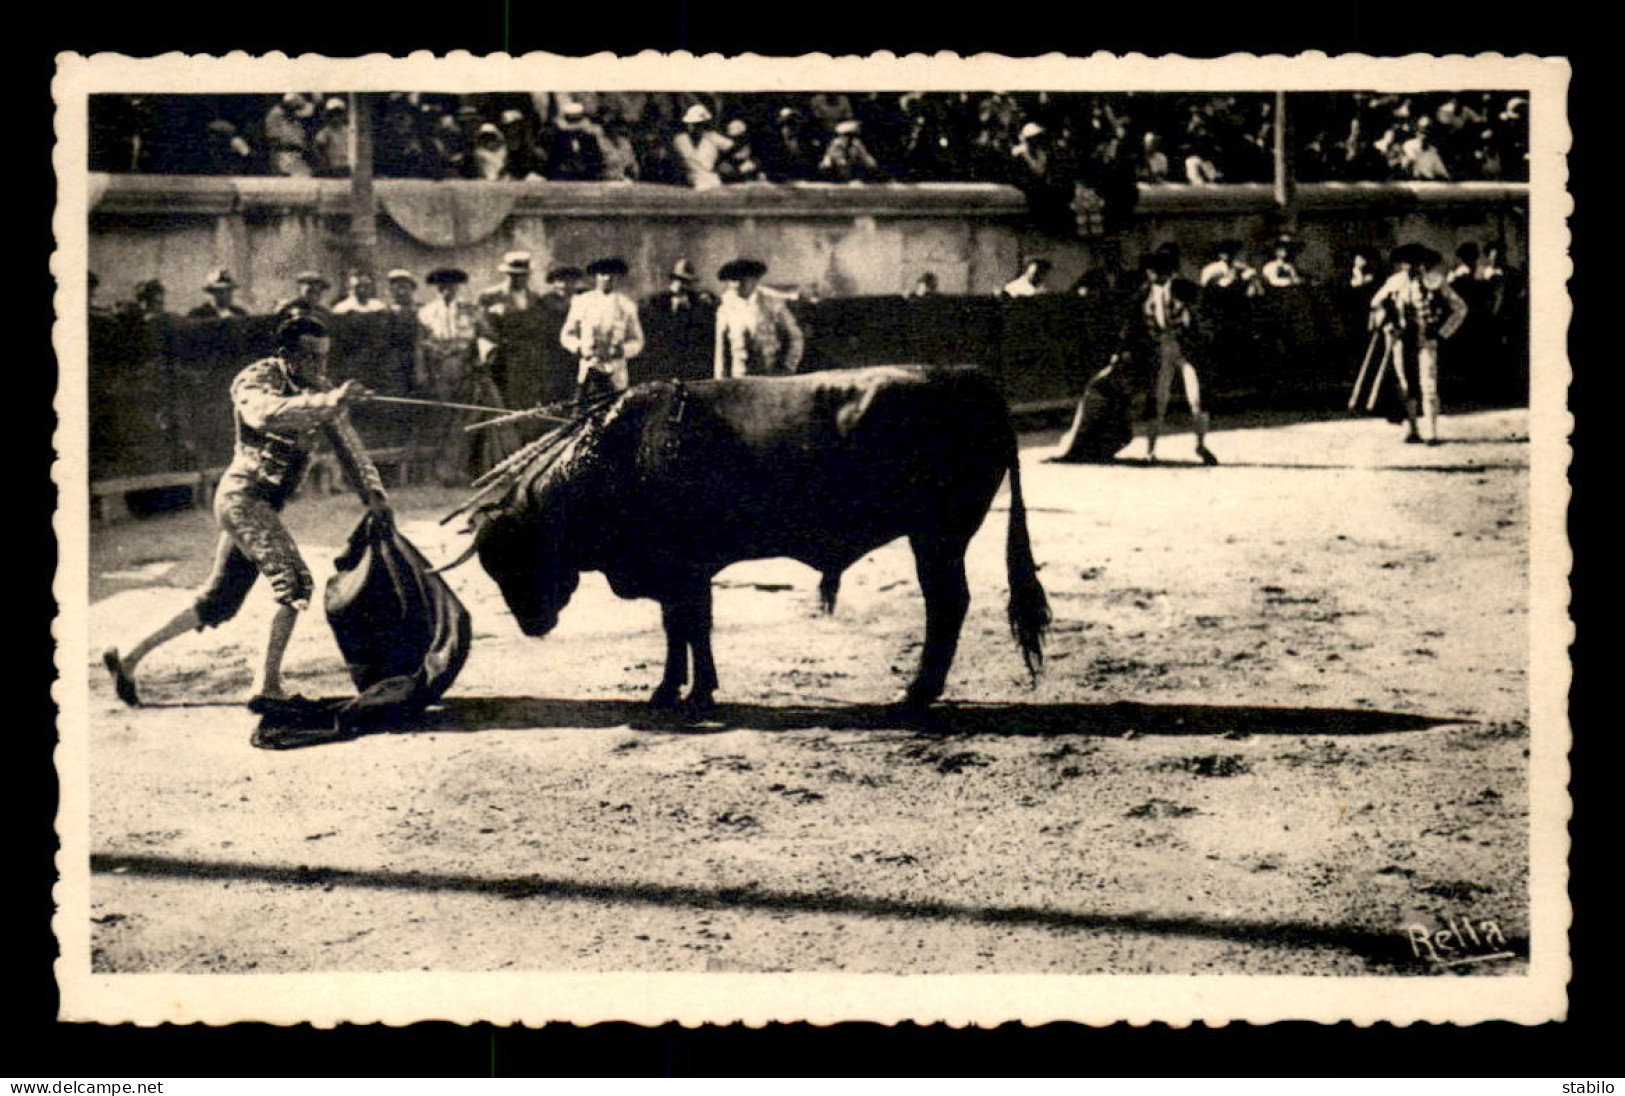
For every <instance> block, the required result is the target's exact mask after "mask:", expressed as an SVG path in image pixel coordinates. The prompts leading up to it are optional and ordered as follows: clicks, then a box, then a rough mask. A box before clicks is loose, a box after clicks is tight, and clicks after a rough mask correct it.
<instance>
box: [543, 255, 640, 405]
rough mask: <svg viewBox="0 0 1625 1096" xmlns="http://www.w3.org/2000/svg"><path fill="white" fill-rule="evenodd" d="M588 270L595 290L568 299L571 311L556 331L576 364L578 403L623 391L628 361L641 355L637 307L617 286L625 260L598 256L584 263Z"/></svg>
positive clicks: (560, 341) (622, 275)
mask: <svg viewBox="0 0 1625 1096" xmlns="http://www.w3.org/2000/svg"><path fill="white" fill-rule="evenodd" d="M587 273H588V274H589V275H590V276H591V277H592V280H593V288H591V289H589V290H587V292H585V293H578V294H576V296H575V297H573V298H572V299H571V301H570V312H569V314H568V315H567V316H565V317H564V328H563V330H561V331H560V332H559V345H560V346H562V347H564V349H566V350H568V351H570V353H572V354H574V355H575V356H576V358H577V359H578V360H579V362H580V366H579V367H578V369H577V371H576V402H577V403H578V404H584V403H586V402H587V401H588V400H591V399H592V398H594V397H595V396H601V395H605V394H607V393H609V392H624V391H625V390H626V388H627V386H628V384H630V383H631V378H630V377H629V376H628V374H627V368H626V362H627V359H628V358H635V357H637V356H638V355H639V354H641V353H643V327H642V325H641V324H639V323H638V306H637V305H636V304H635V303H633V301H632V298H631V297H628V296H627V295H626V294H624V293H620V292H617V291H616V289H615V286H616V284H617V283H618V282H619V281H620V279H621V278H623V277H625V276H626V262H625V260H623V259H619V258H609V259H599V260H597V261H596V262H593V263H591V264H589V265H588V267H587Z"/></svg>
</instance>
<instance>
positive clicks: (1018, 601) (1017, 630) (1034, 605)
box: [1004, 439, 1050, 677]
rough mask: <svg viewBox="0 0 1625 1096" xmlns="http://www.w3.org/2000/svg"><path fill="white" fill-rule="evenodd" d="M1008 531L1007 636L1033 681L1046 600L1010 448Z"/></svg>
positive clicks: (1017, 463) (1016, 454)
mask: <svg viewBox="0 0 1625 1096" xmlns="http://www.w3.org/2000/svg"><path fill="white" fill-rule="evenodd" d="M1009 462H1010V463H1009V470H1010V531H1009V533H1008V534H1007V535H1006V537H1005V548H1004V562H1005V568H1006V570H1007V572H1008V574H1009V579H1010V634H1011V635H1013V636H1015V637H1016V644H1017V645H1018V646H1020V648H1021V657H1022V660H1023V661H1024V662H1026V663H1027V672H1028V673H1030V674H1032V675H1033V676H1034V677H1036V676H1038V673H1039V671H1040V670H1042V669H1043V668H1044V635H1045V633H1046V632H1048V631H1049V622H1050V612H1049V599H1048V598H1047V597H1045V596H1044V587H1043V585H1042V584H1040V583H1039V581H1038V564H1037V563H1036V562H1034V560H1033V544H1032V541H1031V540H1029V539H1028V537H1027V505H1026V503H1025V502H1023V501H1022V498H1021V453H1020V450H1019V448H1018V447H1017V446H1016V444H1015V442H1014V439H1012V441H1011V445H1010V457H1009Z"/></svg>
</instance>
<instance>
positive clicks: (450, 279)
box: [423, 266, 468, 285]
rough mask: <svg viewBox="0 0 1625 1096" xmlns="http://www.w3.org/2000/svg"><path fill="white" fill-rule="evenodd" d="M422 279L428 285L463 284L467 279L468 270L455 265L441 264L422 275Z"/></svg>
mask: <svg viewBox="0 0 1625 1096" xmlns="http://www.w3.org/2000/svg"><path fill="white" fill-rule="evenodd" d="M423 280H424V281H426V282H428V283H429V284H430V285H463V284H464V283H466V282H467V281H468V272H467V271H466V270H458V269H457V268H456V267H455V266H442V267H440V268H439V269H437V270H431V271H429V273H428V274H426V275H424V278H423Z"/></svg>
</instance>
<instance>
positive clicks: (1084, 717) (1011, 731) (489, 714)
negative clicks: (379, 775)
mask: <svg viewBox="0 0 1625 1096" xmlns="http://www.w3.org/2000/svg"><path fill="white" fill-rule="evenodd" d="M1466 722H1471V721H1470V720H1463V719H1459V718H1443V717H1438V716H1428V715H1417V714H1414V713H1406V712H1385V711H1374V710H1371V709H1361V708H1272V707H1262V706H1226V705H1212V704H1140V703H1133V702H1118V703H1112V704H1081V703H1051V704H1037V703H1035V704H1020V703H1015V704H951V703H950V704H940V705H937V706H935V707H933V708H932V709H931V710H930V711H928V712H926V713H924V714H923V715H921V714H910V713H906V712H903V711H900V710H899V709H897V708H893V707H889V706H886V705H878V704H839V703H816V704H783V705H777V704H728V703H722V704H719V705H718V706H717V709H716V712H715V713H714V715H712V716H711V717H709V718H708V719H706V720H705V721H704V722H701V723H692V722H688V721H685V720H684V719H682V718H681V717H680V716H676V715H664V714H660V713H654V712H651V711H650V710H649V709H648V708H647V707H646V706H645V705H643V704H641V703H638V702H635V701H627V700H551V699H544V698H538V697H511V696H492V697H474V696H468V697H449V698H447V699H446V700H444V701H442V702H441V704H440V705H439V706H438V707H436V708H433V709H431V710H430V711H428V712H425V713H423V714H422V715H419V716H418V717H416V718H415V719H414V720H412V721H411V723H410V724H402V725H399V726H393V727H387V728H379V729H380V730H392V731H396V732H403V733H420V734H421V733H427V732H434V733H459V732H467V733H473V732H478V731H494V730H530V729H541V728H579V729H583V730H608V729H615V728H627V727H630V728H632V729H634V730H639V731H649V732H657V733H658V732H665V733H672V734H696V733H706V732H712V733H715V732H717V731H724V730H756V731H802V730H834V731H877V730H899V731H914V732H920V731H924V732H929V733H933V734H942V735H997V736H1005V737H1009V736H1034V737H1044V736H1052V735H1092V736H1098V737H1121V736H1123V735H1128V734H1132V735H1195V736H1211V735H1232V736H1241V735H1253V734H1258V735H1373V734H1392V733H1396V732H1400V731H1421V730H1428V729H1430V728H1434V727H1443V726H1450V725H1460V724H1462V723H1466Z"/></svg>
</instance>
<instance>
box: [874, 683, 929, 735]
mask: <svg viewBox="0 0 1625 1096" xmlns="http://www.w3.org/2000/svg"><path fill="white" fill-rule="evenodd" d="M933 703H935V698H930V699H927V698H926V697H923V696H920V695H918V694H916V693H914V692H912V691H909V692H905V693H902V694H900V695H899V696H898V697H897V698H896V699H895V700H893V701H892V702H891V703H890V704H888V705H886V717H887V718H888V719H890V720H893V721H894V722H897V723H900V724H902V725H904V726H908V727H918V726H921V725H922V724H925V723H927V722H929V721H930V718H931V705H932V704H933Z"/></svg>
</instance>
